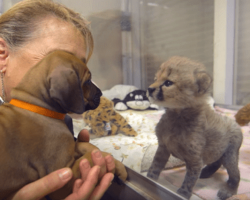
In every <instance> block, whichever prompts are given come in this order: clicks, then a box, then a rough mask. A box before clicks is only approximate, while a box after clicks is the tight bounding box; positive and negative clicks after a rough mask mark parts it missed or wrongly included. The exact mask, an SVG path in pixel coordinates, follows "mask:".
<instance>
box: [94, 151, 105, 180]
mask: <svg viewBox="0 0 250 200" xmlns="http://www.w3.org/2000/svg"><path fill="white" fill-rule="evenodd" d="M91 157H92V161H93V163H94V165H98V166H100V174H99V178H101V177H103V175H104V174H105V173H106V172H107V168H106V161H105V158H104V157H103V156H102V153H101V152H100V151H99V150H98V149H95V150H93V151H92V152H91Z"/></svg>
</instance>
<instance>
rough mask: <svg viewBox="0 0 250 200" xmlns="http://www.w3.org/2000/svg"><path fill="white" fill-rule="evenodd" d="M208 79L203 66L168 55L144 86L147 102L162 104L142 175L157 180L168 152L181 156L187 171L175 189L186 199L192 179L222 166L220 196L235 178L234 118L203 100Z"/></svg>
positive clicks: (233, 186)
mask: <svg viewBox="0 0 250 200" xmlns="http://www.w3.org/2000/svg"><path fill="white" fill-rule="evenodd" d="M211 83H212V78H211V77H210V76H209V75H208V73H207V72H206V70H205V67H204V65H202V64H201V63H197V62H194V61H192V60H190V59H188V58H185V57H172V58H170V59H169V60H168V61H166V62H165V63H163V64H162V65H161V66H160V69H159V71H158V72H157V73H156V77H155V82H154V83H153V84H152V85H150V86H149V88H148V90H147V95H148V97H149V99H150V101H151V102H152V103H154V104H157V105H159V106H163V107H165V108H166V112H165V114H164V115H163V116H162V118H161V119H160V121H159V123H158V124H157V126H156V129H155V130H156V135H157V138H158V144H159V146H158V149H157V151H156V154H155V156H154V160H153V163H152V165H151V167H150V169H149V171H148V174H147V176H148V177H150V178H153V179H157V178H158V177H159V174H160V172H161V170H163V168H164V166H165V164H166V162H167V161H168V159H169V156H170V154H172V155H173V156H175V157H177V158H179V159H181V160H183V161H185V163H186V176H185V179H184V181H183V183H182V186H181V188H179V189H178V190H177V193H179V194H180V195H182V196H184V197H186V198H187V199H189V198H190V197H191V195H192V189H193V187H194V185H195V183H196V181H197V179H198V178H199V177H200V178H208V177H210V176H211V175H212V174H213V173H215V172H216V171H217V170H218V169H219V168H220V166H221V165H223V166H224V167H225V168H226V169H227V172H228V175H229V179H228V181H227V184H225V185H224V186H223V188H221V189H220V190H219V192H218V193H217V196H218V197H219V198H220V199H222V200H224V199H227V198H228V197H230V196H232V195H234V194H236V193H237V189H238V185H239V181H240V173H239V168H238V154H239V148H240V146H241V143H242V137H243V136H242V132H241V129H240V127H239V126H238V125H237V124H236V122H235V121H234V120H232V119H230V118H227V117H223V116H220V115H218V114H216V113H215V112H214V111H213V110H212V109H211V107H210V106H209V105H208V103H207V98H208V97H209V95H210V86H211ZM205 165H206V166H205ZM204 166H205V167H204ZM203 167H204V168H203ZM202 168H203V169H202Z"/></svg>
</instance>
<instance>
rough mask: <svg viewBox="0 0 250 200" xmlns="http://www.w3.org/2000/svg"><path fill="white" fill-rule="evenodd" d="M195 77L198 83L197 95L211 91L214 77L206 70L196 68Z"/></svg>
mask: <svg viewBox="0 0 250 200" xmlns="http://www.w3.org/2000/svg"><path fill="white" fill-rule="evenodd" d="M194 78H195V80H196V85H197V91H196V95H198V96H199V95H203V94H205V93H207V92H209V89H210V86H211V84H212V77H211V76H210V75H209V74H208V73H207V72H206V71H205V70H200V69H197V70H195V71H194Z"/></svg>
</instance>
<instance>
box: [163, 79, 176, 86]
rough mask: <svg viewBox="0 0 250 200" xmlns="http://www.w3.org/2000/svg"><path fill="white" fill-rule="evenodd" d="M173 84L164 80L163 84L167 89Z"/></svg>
mask: <svg viewBox="0 0 250 200" xmlns="http://www.w3.org/2000/svg"><path fill="white" fill-rule="evenodd" d="M173 84H174V83H173V82H172V81H169V80H166V81H165V82H164V85H165V86H167V87H169V86H171V85H173Z"/></svg>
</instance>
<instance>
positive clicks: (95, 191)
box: [12, 159, 114, 200]
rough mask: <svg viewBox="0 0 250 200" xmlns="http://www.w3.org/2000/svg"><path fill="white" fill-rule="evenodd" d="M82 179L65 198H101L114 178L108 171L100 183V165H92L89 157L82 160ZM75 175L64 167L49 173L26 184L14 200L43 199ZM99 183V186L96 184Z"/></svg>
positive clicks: (77, 181)
mask: <svg viewBox="0 0 250 200" xmlns="http://www.w3.org/2000/svg"><path fill="white" fill-rule="evenodd" d="M79 168H80V172H81V176H82V178H81V179H77V180H76V181H75V183H74V187H73V193H72V194H70V195H69V196H68V197H67V198H66V199H65V200H76V199H83V200H85V199H100V198H101V197H102V196H103V194H104V192H105V191H106V190H107V189H108V187H109V186H110V184H111V181H112V180H113V178H114V175H113V174H112V173H106V174H105V175H103V177H102V178H101V181H100V183H99V184H98V185H97V183H98V179H99V177H100V172H101V170H100V169H101V168H100V166H94V167H92V168H91V167H90V164H89V162H88V160H87V159H83V160H82V161H81V162H80V166H79ZM72 176H73V173H72V171H71V169H70V168H63V169H59V170H57V171H54V172H52V173H50V174H49V175H47V176H45V177H43V178H41V179H39V180H37V181H35V182H32V183H30V184H28V185H26V186H24V187H23V188H22V189H21V190H19V191H18V192H17V193H16V194H15V195H14V197H13V199H12V200H33V199H34V200H35V199H41V198H43V197H44V196H46V195H47V194H50V193H52V192H54V191H56V190H58V189H60V188H61V187H63V186H64V185H65V184H66V183H67V182H68V181H69V180H70V179H71V178H72ZM96 185H97V186H96Z"/></svg>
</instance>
